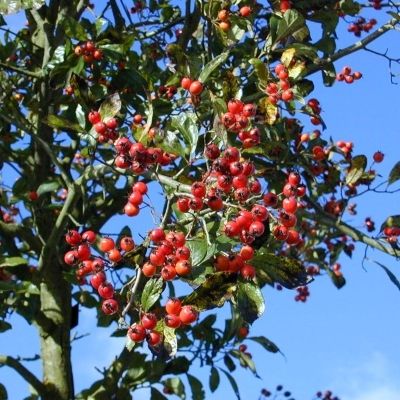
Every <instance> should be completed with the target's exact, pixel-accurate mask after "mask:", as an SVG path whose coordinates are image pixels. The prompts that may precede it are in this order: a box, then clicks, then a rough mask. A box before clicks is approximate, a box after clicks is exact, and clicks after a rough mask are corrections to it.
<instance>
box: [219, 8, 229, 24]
mask: <svg viewBox="0 0 400 400" xmlns="http://www.w3.org/2000/svg"><path fill="white" fill-rule="evenodd" d="M218 19H219V20H220V21H225V22H226V21H228V19H229V11H228V10H226V9H223V10H220V11H218Z"/></svg>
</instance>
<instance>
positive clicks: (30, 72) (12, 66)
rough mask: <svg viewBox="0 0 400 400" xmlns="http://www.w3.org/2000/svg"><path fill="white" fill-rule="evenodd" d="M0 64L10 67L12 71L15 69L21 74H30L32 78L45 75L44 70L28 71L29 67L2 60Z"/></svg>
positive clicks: (6, 67)
mask: <svg viewBox="0 0 400 400" xmlns="http://www.w3.org/2000/svg"><path fill="white" fill-rule="evenodd" d="M0 66H1V67H3V68H5V69H9V70H11V71H14V72H18V73H19V74H22V75H26V76H29V77H31V78H41V77H43V73H42V72H33V71H28V70H27V69H23V68H19V67H16V66H14V65H10V64H7V63H3V62H1V61H0Z"/></svg>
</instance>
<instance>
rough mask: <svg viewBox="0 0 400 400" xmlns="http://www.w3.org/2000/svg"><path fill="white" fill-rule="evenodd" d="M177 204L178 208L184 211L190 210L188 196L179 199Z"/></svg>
mask: <svg viewBox="0 0 400 400" xmlns="http://www.w3.org/2000/svg"><path fill="white" fill-rule="evenodd" d="M176 206H177V207H178V210H179V211H180V212H182V213H185V212H188V211H189V199H188V198H186V197H182V198H180V199H178V201H177V202H176Z"/></svg>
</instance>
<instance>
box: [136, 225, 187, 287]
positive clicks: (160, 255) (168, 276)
mask: <svg viewBox="0 0 400 400" xmlns="http://www.w3.org/2000/svg"><path fill="white" fill-rule="evenodd" d="M149 238H150V240H151V241H152V242H153V243H154V244H155V245H156V247H155V248H154V249H153V250H152V252H151V253H150V255H149V260H148V261H147V262H146V263H145V264H144V265H143V267H142V272H143V275H145V276H146V277H148V278H150V277H152V276H154V275H155V274H156V273H157V272H159V273H160V274H161V277H162V278H163V279H164V280H165V281H171V280H172V279H174V278H175V277H176V276H177V275H179V276H185V275H188V274H190V272H191V269H192V264H191V262H190V249H189V248H188V247H186V246H185V243H186V238H185V235H184V234H183V233H182V232H174V231H170V232H168V233H165V231H164V230H163V229H161V228H156V229H153V230H152V231H151V232H150V235H149ZM157 270H158V271H157Z"/></svg>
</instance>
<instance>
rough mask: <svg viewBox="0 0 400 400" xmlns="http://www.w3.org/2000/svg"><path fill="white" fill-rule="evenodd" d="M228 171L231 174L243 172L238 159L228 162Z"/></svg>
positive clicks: (235, 174)
mask: <svg viewBox="0 0 400 400" xmlns="http://www.w3.org/2000/svg"><path fill="white" fill-rule="evenodd" d="M229 172H230V173H231V175H233V176H237V175H240V174H241V173H242V172H243V164H242V163H241V162H240V161H234V162H231V163H230V164H229Z"/></svg>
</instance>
